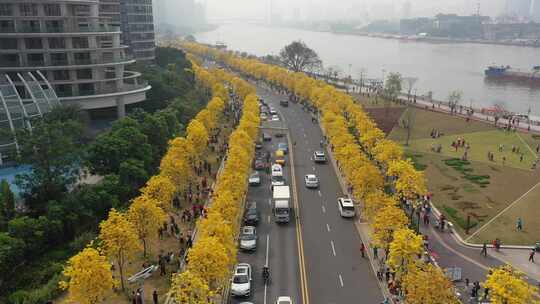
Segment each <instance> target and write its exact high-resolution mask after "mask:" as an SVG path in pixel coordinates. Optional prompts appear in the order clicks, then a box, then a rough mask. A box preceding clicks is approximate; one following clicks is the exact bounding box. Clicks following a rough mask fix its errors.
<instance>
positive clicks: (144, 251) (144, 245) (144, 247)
mask: <svg viewBox="0 0 540 304" xmlns="http://www.w3.org/2000/svg"><path fill="white" fill-rule="evenodd" d="M142 243H143V256H144V257H146V239H142Z"/></svg>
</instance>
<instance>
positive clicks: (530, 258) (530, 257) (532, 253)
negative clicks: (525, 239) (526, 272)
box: [529, 248, 536, 263]
mask: <svg viewBox="0 0 540 304" xmlns="http://www.w3.org/2000/svg"><path fill="white" fill-rule="evenodd" d="M535 254H536V250H534V248H533V250H531V253H530V254H529V262H533V263H534V255H535Z"/></svg>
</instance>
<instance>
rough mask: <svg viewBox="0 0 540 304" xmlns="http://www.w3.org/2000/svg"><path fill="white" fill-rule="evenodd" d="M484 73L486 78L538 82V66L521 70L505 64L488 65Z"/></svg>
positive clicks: (539, 76)
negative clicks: (528, 69)
mask: <svg viewBox="0 0 540 304" xmlns="http://www.w3.org/2000/svg"><path fill="white" fill-rule="evenodd" d="M484 75H485V77H487V78H497V79H508V80H524V81H535V82H540V66H534V67H533V68H532V69H531V70H530V71H521V70H518V69H514V68H512V67H510V66H509V65H507V66H489V67H488V68H487V69H486V70H485V71H484Z"/></svg>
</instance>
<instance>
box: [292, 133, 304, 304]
mask: <svg viewBox="0 0 540 304" xmlns="http://www.w3.org/2000/svg"><path fill="white" fill-rule="evenodd" d="M287 132H288V131H287ZM287 140H288V142H289V147H293V145H292V143H291V136H290V134H289V133H287ZM290 159H291V160H290V162H291V177H292V178H291V179H292V180H291V186H292V192H293V203H294V208H295V214H296V219H295V221H294V222H295V224H296V227H295V228H296V245H297V246H298V266H299V268H300V289H301V294H302V300H303V301H302V302H301V303H303V304H309V290H308V286H309V285H308V282H307V280H308V279H307V274H306V265H305V256H304V240H303V238H302V224H301V223H300V205H299V204H298V192H297V191H296V177H295V171H294V149H291V155H290Z"/></svg>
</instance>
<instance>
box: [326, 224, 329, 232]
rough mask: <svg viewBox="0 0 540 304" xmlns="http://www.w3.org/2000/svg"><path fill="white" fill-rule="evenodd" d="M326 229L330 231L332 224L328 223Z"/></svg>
mask: <svg viewBox="0 0 540 304" xmlns="http://www.w3.org/2000/svg"><path fill="white" fill-rule="evenodd" d="M326 230H327V231H328V232H330V225H328V224H326Z"/></svg>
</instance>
